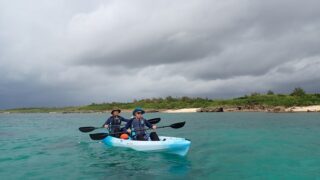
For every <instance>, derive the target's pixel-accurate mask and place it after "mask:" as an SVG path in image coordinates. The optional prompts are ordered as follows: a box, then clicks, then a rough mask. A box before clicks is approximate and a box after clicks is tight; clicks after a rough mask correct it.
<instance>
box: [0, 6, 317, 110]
mask: <svg viewBox="0 0 320 180" xmlns="http://www.w3.org/2000/svg"><path fill="white" fill-rule="evenodd" d="M319 70H320V1H318V0H308V1H301V0H268V1H265V0H188V1H185V0H174V1H172V0H152V1H150V0H123V1H119V0H90V1H88V0H68V1H66V0H54V1H52V0H25V1H19V0H0V109H6V108H17V107H43V106H45V107H48V106H50V107H58V106H75V105H85V104H90V103H93V102H95V103H101V102H113V101H117V102H129V101H132V100H133V99H141V98H152V97H166V96H169V95H170V96H174V97H181V96H190V97H208V98H213V99H219V98H232V97H237V96H242V95H244V94H250V93H252V92H259V93H265V92H266V91H268V90H272V91H274V92H276V93H290V92H291V91H292V90H293V89H294V88H295V87H302V88H304V89H305V90H306V91H307V92H309V93H320V88H319V87H320V73H319Z"/></svg>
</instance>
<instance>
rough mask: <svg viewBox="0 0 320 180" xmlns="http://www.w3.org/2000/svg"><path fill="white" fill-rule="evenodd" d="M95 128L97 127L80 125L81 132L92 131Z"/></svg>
mask: <svg viewBox="0 0 320 180" xmlns="http://www.w3.org/2000/svg"><path fill="white" fill-rule="evenodd" d="M95 129H96V128H95V127H79V131H81V132H91V131H93V130H95Z"/></svg>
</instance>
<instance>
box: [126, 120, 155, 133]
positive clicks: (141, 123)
mask: <svg viewBox="0 0 320 180" xmlns="http://www.w3.org/2000/svg"><path fill="white" fill-rule="evenodd" d="M145 126H147V127H148V128H152V124H151V123H150V122H149V121H147V120H146V119H144V118H143V119H140V120H139V119H136V118H133V119H131V120H130V121H129V122H127V124H126V126H125V129H129V128H131V130H132V131H135V134H145V131H144V129H145Z"/></svg>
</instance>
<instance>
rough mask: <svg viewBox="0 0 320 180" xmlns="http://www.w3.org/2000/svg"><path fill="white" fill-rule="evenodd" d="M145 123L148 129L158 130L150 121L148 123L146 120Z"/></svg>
mask: <svg viewBox="0 0 320 180" xmlns="http://www.w3.org/2000/svg"><path fill="white" fill-rule="evenodd" d="M144 122H145V123H146V126H147V127H148V128H152V129H156V128H157V126H155V125H152V124H151V123H150V122H149V121H147V120H144Z"/></svg>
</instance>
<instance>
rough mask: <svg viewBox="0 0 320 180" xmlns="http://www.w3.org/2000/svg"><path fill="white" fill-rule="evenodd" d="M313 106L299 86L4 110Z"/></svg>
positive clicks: (317, 99)
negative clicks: (233, 93) (246, 92)
mask: <svg viewBox="0 0 320 180" xmlns="http://www.w3.org/2000/svg"><path fill="white" fill-rule="evenodd" d="M259 105H262V106H266V107H274V106H284V107H291V106H309V105H320V94H306V93H305V91H304V90H303V89H302V88H295V89H294V90H293V92H292V93H291V94H290V95H285V94H274V93H273V92H272V91H271V90H269V91H268V92H267V94H260V93H256V92H254V93H251V95H245V96H243V97H239V98H234V99H220V100H219V99H208V98H190V97H180V98H174V97H171V96H168V97H166V98H152V99H142V100H134V101H133V102H128V103H119V102H112V103H102V104H95V103H92V104H90V105H87V106H80V107H65V108H22V109H11V110H5V111H2V112H13V113H14V112H19V113H35V112H41V113H49V112H68V113H72V112H102V111H107V110H111V109H112V108H114V107H118V108H121V109H128V110H131V109H133V108H135V107H137V106H139V107H143V108H145V109H148V110H161V109H180V108H206V107H222V106H223V107H237V106H259ZM0 112H1V111H0Z"/></svg>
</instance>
